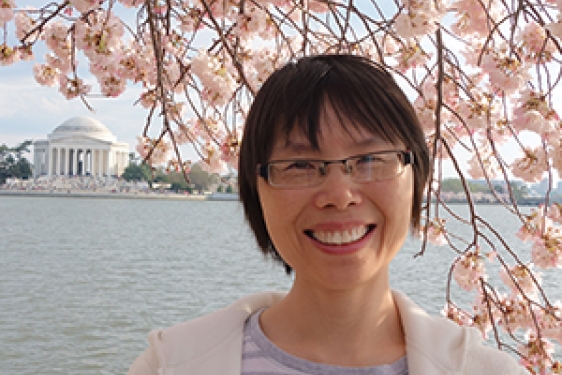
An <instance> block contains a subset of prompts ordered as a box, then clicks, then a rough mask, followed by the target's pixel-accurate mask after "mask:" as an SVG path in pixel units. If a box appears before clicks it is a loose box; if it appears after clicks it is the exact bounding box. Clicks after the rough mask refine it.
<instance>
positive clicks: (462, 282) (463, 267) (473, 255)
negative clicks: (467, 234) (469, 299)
mask: <svg viewBox="0 0 562 375" xmlns="http://www.w3.org/2000/svg"><path fill="white" fill-rule="evenodd" d="M453 277H454V279H455V281H456V282H457V284H458V285H459V286H460V287H461V288H462V289H464V290H467V291H472V290H474V289H475V288H478V287H479V286H480V282H481V280H482V281H486V280H487V278H488V276H487V275H486V267H485V265H484V259H483V257H482V255H480V254H479V251H478V250H476V251H470V252H467V253H465V254H463V255H462V256H460V257H459V258H458V259H457V260H456V262H455V265H454V268H453Z"/></svg>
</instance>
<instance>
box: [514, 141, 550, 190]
mask: <svg viewBox="0 0 562 375" xmlns="http://www.w3.org/2000/svg"><path fill="white" fill-rule="evenodd" d="M524 152H525V154H524V156H523V157H521V158H518V159H515V160H514V162H513V163H512V164H511V171H512V173H513V175H514V176H515V177H518V178H521V179H523V180H524V181H527V182H533V183H537V182H539V181H540V180H542V176H543V175H544V171H546V169H547V162H546V154H545V152H544V150H543V149H542V148H540V147H539V148H527V149H525V150H524Z"/></svg>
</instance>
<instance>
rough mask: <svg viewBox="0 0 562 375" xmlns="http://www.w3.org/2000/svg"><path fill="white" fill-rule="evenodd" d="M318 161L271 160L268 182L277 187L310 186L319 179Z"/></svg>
mask: <svg viewBox="0 0 562 375" xmlns="http://www.w3.org/2000/svg"><path fill="white" fill-rule="evenodd" d="M319 168H320V166H319V165H318V163H315V162H312V161H309V160H293V161H280V162H272V163H270V164H269V183H270V184H271V185H273V186H279V187H299V186H311V185H314V184H316V183H318V181H319V180H320V179H321V176H320V173H319Z"/></svg>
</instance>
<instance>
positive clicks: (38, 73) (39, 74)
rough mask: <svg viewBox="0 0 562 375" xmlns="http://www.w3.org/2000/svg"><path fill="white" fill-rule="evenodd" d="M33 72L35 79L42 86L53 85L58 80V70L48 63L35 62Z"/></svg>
mask: <svg viewBox="0 0 562 375" xmlns="http://www.w3.org/2000/svg"><path fill="white" fill-rule="evenodd" d="M33 74H34V76H35V80H36V81H37V82H38V83H39V84H41V85H44V86H55V85H56V84H57V82H59V76H60V71H58V70H57V69H55V68H53V67H51V66H49V65H45V64H41V65H40V64H35V65H34V66H33Z"/></svg>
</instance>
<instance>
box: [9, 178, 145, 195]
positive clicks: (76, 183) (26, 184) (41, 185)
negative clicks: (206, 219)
mask: <svg viewBox="0 0 562 375" xmlns="http://www.w3.org/2000/svg"><path fill="white" fill-rule="evenodd" d="M0 190H11V191H43V192H99V193H148V192H151V191H152V190H151V189H150V187H149V185H148V183H147V182H146V181H125V180H124V179H122V178H119V177H113V176H107V177H106V176H104V177H100V176H41V177H37V178H30V179H27V180H20V179H17V178H13V179H7V180H6V182H5V183H4V184H3V185H1V186H0Z"/></svg>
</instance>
